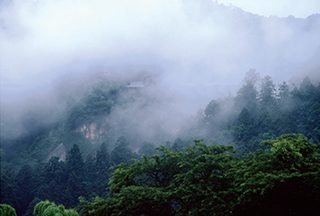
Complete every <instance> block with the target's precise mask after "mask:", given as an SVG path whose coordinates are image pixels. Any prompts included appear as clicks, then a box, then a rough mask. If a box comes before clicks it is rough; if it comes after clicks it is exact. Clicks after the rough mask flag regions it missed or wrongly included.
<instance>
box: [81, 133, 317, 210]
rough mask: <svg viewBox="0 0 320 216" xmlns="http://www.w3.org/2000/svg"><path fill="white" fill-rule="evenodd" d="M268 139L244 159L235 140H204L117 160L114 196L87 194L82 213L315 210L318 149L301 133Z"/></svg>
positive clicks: (113, 187)
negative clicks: (223, 143) (212, 142)
mask: <svg viewBox="0 0 320 216" xmlns="http://www.w3.org/2000/svg"><path fill="white" fill-rule="evenodd" d="M264 145H266V146H267V147H268V148H266V149H265V150H264V151H260V152H256V153H252V154H249V155H247V156H245V157H242V158H239V157H237V156H236V155H235V151H234V149H233V148H232V147H230V146H217V145H211V146H207V145H204V144H203V143H201V142H200V141H196V143H195V145H194V146H192V147H188V148H186V149H185V150H183V151H173V150H170V149H169V148H165V147H160V148H159V149H158V151H159V154H157V155H152V156H145V157H143V158H142V159H141V160H138V161H135V162H134V163H132V164H121V165H120V166H118V167H117V168H116V170H115V172H114V174H113V176H112V177H111V179H110V182H109V187H110V194H109V196H108V197H107V198H106V199H103V198H98V197H97V198H96V199H95V200H93V201H91V202H90V201H86V200H83V199H82V201H81V206H80V209H81V212H82V215H90V216H93V215H279V213H281V215H303V213H305V214H308V215H315V212H317V208H318V203H319V201H320V190H319V189H320V183H319V182H320V181H319V180H320V158H319V153H318V151H317V147H316V146H315V145H312V144H310V143H309V141H308V140H307V139H306V138H305V137H304V136H303V135H301V134H288V135H283V136H280V137H278V138H276V139H273V140H267V141H265V142H264ZM287 194H290V196H289V197H288V196H287ZM275 200H276V202H275ZM279 203H281V204H279Z"/></svg>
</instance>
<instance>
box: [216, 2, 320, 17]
mask: <svg viewBox="0 0 320 216" xmlns="http://www.w3.org/2000/svg"><path fill="white" fill-rule="evenodd" d="M217 1H218V2H219V3H223V4H225V5H229V4H232V5H234V6H237V7H239V8H241V9H243V10H245V11H248V12H251V13H255V14H260V15H264V16H280V17H286V16H289V15H293V16H295V17H307V16H309V15H311V14H314V13H320V0H217Z"/></svg>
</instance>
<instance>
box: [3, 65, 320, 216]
mask: <svg viewBox="0 0 320 216" xmlns="http://www.w3.org/2000/svg"><path fill="white" fill-rule="evenodd" d="M258 77H259V76H258V74H257V73H255V72H254V71H250V72H249V73H248V74H247V76H246V78H245V79H244V84H243V86H242V87H241V88H240V89H239V91H238V93H237V95H236V96H235V97H228V98H224V99H223V98H222V99H217V100H212V101H211V102H210V103H209V104H208V106H207V107H205V109H204V112H203V113H202V114H200V115H199V116H198V120H197V121H196V123H195V124H194V125H191V126H190V127H188V129H187V132H185V133H183V134H182V136H181V137H179V138H177V139H176V140H173V141H171V140H168V142H167V143H166V144H164V145H162V147H156V146H157V145H159V144H161V143H148V142H143V143H141V145H140V149H138V150H137V149H133V148H132V145H131V140H130V139H129V138H128V137H126V136H125V133H124V134H123V135H122V136H119V137H117V139H116V140H115V141H114V143H112V142H111V141H112V140H114V136H115V134H112V136H111V135H110V134H108V133H109V131H112V130H111V129H110V128H109V127H110V126H109V127H108V124H107V122H108V115H109V114H110V112H111V110H112V109H113V108H114V106H117V105H116V102H118V101H119V98H121V97H120V95H121V94H123V92H126V93H127V91H128V90H127V89H125V88H124V89H123V88H121V87H117V88H116V89H115V88H114V87H112V88H108V87H105V86H101V85H100V86H98V87H94V88H93V89H92V90H91V91H89V92H90V93H89V94H87V96H85V97H84V99H83V100H81V102H80V103H77V104H76V105H74V106H72V108H71V109H70V111H69V112H68V113H67V114H66V116H64V117H63V118H62V119H61V121H60V122H58V123H55V124H53V125H52V126H50V127H48V126H47V127H45V128H43V129H39V130H38V131H37V132H35V134H34V135H33V136H27V137H24V138H20V140H19V141H16V142H12V141H10V143H7V144H6V146H9V145H11V146H10V147H11V149H15V151H14V152H12V150H11V149H10V148H4V149H2V152H1V166H2V167H1V203H7V204H10V205H12V206H13V207H14V208H15V209H16V211H17V213H18V215H32V212H33V209H34V206H35V205H36V204H37V203H39V202H40V201H41V200H43V201H44V200H49V201H50V202H55V203H57V204H63V205H64V206H66V207H67V208H76V209H77V210H78V211H79V213H80V214H81V215H130V214H132V215H141V214H144V215H190V214H191V215H208V214H213V215H256V214H258V215H270V214H275V215H281V214H280V213H279V212H281V211H283V212H282V213H283V214H284V215H290V214H291V212H292V213H294V214H296V215H303V214H304V213H305V211H306V212H309V214H311V215H312V214H313V213H314V211H315V210H316V203H317V202H319V196H320V191H319V187H320V184H319V176H320V173H319V171H320V170H319V169H320V159H319V137H320V124H319V122H320V103H319V101H320V100H319V99H320V85H319V84H318V85H315V84H313V83H312V82H311V81H310V80H309V79H308V78H305V79H304V80H303V81H302V82H301V83H300V84H299V85H298V86H293V85H288V84H287V83H286V82H283V83H281V84H280V85H276V84H274V83H273V81H272V79H271V77H269V76H267V77H264V78H262V79H261V80H260V79H259V78H258ZM130 94H132V93H130ZM134 95H135V96H137V94H136V92H135V93H134ZM129 98H131V97H129ZM126 99H128V97H127V96H126ZM131 99H132V100H134V99H133V98H131ZM129 101H130V100H129ZM129 104H130V103H129ZM86 124H94V125H97V126H95V127H96V128H94V129H87V131H85V129H83V131H81V130H79V127H80V128H81V127H84V126H83V125H86ZM90 130H91V131H90ZM90 133H91V134H90ZM110 133H111V132H110ZM284 134H288V135H284ZM116 135H118V133H116ZM193 137H197V140H196V141H194V138H193ZM199 139H201V140H202V141H200V140H199ZM194 142H195V143H194ZM204 143H206V145H205V144H204ZM219 144H223V145H219ZM54 145H56V146H58V147H56V146H54ZM61 145H62V146H63V148H62V147H61ZM56 148H58V150H57V151H56V152H55V151H53V152H50V151H49V150H50V149H56ZM59 149H60V150H59ZM59 151H62V152H59ZM64 151H65V155H64ZM148 155H153V156H148ZM50 157H51V158H50ZM119 164H120V165H119ZM17 168H18V172H16V170H17ZM108 182H109V183H108ZM283 193H286V195H285V197H283V196H284V194H283ZM287 193H292V194H291V195H290V196H288V194H287ZM95 196H99V197H101V198H98V197H97V198H94V197H95ZM80 197H82V198H81V199H80V203H79V198H80ZM283 199H285V200H286V201H283ZM90 200H92V201H90ZM277 200H278V201H277ZM280 201H282V204H281V206H278V204H279V202H280ZM261 209H263V211H261ZM265 209H268V211H265ZM281 209H282V210H281ZM39 215H41V214H39Z"/></svg>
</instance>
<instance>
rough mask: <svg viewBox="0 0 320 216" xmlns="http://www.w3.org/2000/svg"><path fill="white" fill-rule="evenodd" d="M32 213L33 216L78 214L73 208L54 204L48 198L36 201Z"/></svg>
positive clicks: (74, 215)
mask: <svg viewBox="0 0 320 216" xmlns="http://www.w3.org/2000/svg"><path fill="white" fill-rule="evenodd" d="M33 214H34V216H79V214H78V213H77V212H76V211H75V210H74V209H65V207H64V206H63V205H56V204H55V203H52V202H49V201H48V200H45V201H41V202H39V203H37V204H36V206H35V207H34V212H33Z"/></svg>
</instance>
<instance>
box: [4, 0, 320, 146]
mask: <svg viewBox="0 0 320 216" xmlns="http://www.w3.org/2000/svg"><path fill="white" fill-rule="evenodd" d="M319 27H320V15H319V14H315V15H312V16H309V17H307V18H305V19H302V18H295V17H293V16H290V17H288V18H279V17H264V16H259V15H254V14H252V13H249V12H245V11H243V10H241V9H240V8H236V7H232V6H231V7H230V6H225V5H222V4H218V3H215V2H213V1H210V0H202V1H196V0H170V1H169V0H162V1H147V0H137V1H130V0H119V1H116V2H115V1H108V0H90V1H88V0H77V1H76V0H55V1H54V0H42V1H41V0H38V1H31V0H16V1H14V0H12V1H8V0H4V1H0V72H1V95H0V96H1V135H2V136H5V135H8V134H6V132H5V131H6V130H5V128H4V127H8V125H9V126H10V127H11V128H14V132H12V134H10V136H13V137H14V136H19V135H21V134H23V131H24V130H26V128H25V126H23V125H22V123H21V122H22V119H23V118H24V117H25V116H26V115H29V114H30V113H36V114H37V115H36V116H38V117H37V118H38V119H39V121H40V122H41V123H43V124H46V123H50V122H54V121H55V120H56V119H58V118H59V116H60V115H62V113H63V112H64V110H65V109H66V106H67V99H66V98H68V97H67V96H66V95H68V94H70V95H72V98H81V97H82V95H84V94H85V89H86V86H91V85H92V83H95V81H96V80H99V79H100V78H101V76H103V79H105V80H108V81H110V82H113V83H127V82H132V81H140V78H141V77H140V75H141V73H143V74H144V75H145V74H148V76H150V77H152V78H151V79H152V84H151V85H148V86H145V87H144V89H143V91H142V93H141V94H140V96H139V97H140V98H141V100H139V101H138V102H137V101H135V102H134V103H132V104H131V105H130V106H119V107H116V108H115V109H114V110H113V112H112V113H111V116H110V117H109V121H110V122H111V123H110V124H113V125H114V127H115V128H117V126H116V125H117V124H118V123H119V122H121V121H123V122H125V123H126V124H127V128H123V130H125V131H127V133H129V134H132V136H134V135H136V136H138V137H141V139H139V140H140V141H141V140H148V141H153V140H155V139H158V138H159V137H164V135H166V136H167V137H169V138H174V137H177V136H179V134H180V133H181V131H182V130H183V128H184V127H185V126H186V125H188V124H192V122H193V118H194V117H195V116H196V115H197V112H198V111H199V110H200V109H203V108H204V107H205V106H206V104H208V103H209V101H210V100H211V99H213V98H222V97H226V96H228V95H234V94H235V91H236V90H237V89H238V88H239V86H240V85H241V80H243V78H244V74H245V73H246V72H247V71H248V70H249V69H251V68H254V69H256V70H257V71H258V72H259V73H260V74H262V75H267V74H268V75H270V76H272V77H273V79H274V80H275V81H276V82H280V81H283V80H295V79H296V78H297V77H302V76H305V75H310V76H311V78H312V79H318V78H319V74H318V72H315V71H318V69H319V68H320V64H319V61H318V59H319V58H318V56H319V54H320V51H319V50H320V39H319V38H320V28H319ZM292 82H294V81H292ZM144 100H146V101H151V100H152V101H153V102H152V103H147V105H146V106H145V105H144V104H145V103H144V102H143V101H144ZM4 122H5V123H6V124H4ZM119 124H120V123H119ZM4 125H5V126H4ZM122 125H124V124H122ZM118 128H122V127H120V126H119V127H118Z"/></svg>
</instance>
